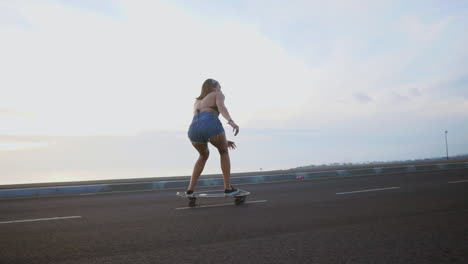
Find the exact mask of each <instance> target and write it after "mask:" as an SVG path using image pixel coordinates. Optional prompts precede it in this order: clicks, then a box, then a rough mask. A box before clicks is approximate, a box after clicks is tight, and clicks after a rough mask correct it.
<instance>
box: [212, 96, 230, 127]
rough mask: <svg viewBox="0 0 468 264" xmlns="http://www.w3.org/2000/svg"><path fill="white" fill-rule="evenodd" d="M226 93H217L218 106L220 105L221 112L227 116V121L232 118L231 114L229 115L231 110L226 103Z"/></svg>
mask: <svg viewBox="0 0 468 264" xmlns="http://www.w3.org/2000/svg"><path fill="white" fill-rule="evenodd" d="M224 99H225V97H224V94H223V93H221V92H218V93H216V106H217V107H218V110H219V113H220V114H221V115H222V116H223V117H224V118H226V120H227V121H229V120H232V118H231V116H230V115H229V111H228V110H227V108H226V106H225V105H224Z"/></svg>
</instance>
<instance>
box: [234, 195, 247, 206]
mask: <svg viewBox="0 0 468 264" xmlns="http://www.w3.org/2000/svg"><path fill="white" fill-rule="evenodd" d="M244 201H245V196H240V197H236V200H234V203H235V204H236V205H240V204H243V203H244Z"/></svg>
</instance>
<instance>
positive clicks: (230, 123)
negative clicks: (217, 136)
mask: <svg viewBox="0 0 468 264" xmlns="http://www.w3.org/2000/svg"><path fill="white" fill-rule="evenodd" d="M228 124H229V125H230V126H232V131H233V132H234V136H237V134H238V133H239V126H238V125H237V124H236V123H235V122H234V121H233V120H230V121H229V122H228Z"/></svg>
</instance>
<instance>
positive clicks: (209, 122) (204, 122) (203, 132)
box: [188, 112, 224, 143]
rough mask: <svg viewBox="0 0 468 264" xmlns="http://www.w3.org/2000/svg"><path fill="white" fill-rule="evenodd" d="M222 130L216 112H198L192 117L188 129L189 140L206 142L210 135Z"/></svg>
mask: <svg viewBox="0 0 468 264" xmlns="http://www.w3.org/2000/svg"><path fill="white" fill-rule="evenodd" d="M223 132H224V128H223V125H222V124H221V121H219V118H218V114H216V113H211V112H200V113H198V115H196V116H194V117H193V120H192V123H191V124H190V128H189V131H188V137H189V139H190V141H192V142H194V143H208V140H209V139H210V138H211V137H212V136H216V135H219V134H221V133H223Z"/></svg>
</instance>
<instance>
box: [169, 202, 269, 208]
mask: <svg viewBox="0 0 468 264" xmlns="http://www.w3.org/2000/svg"><path fill="white" fill-rule="evenodd" d="M265 202H268V200H258V201H249V202H244V203H246V204H249V203H265ZM228 205H231V206H232V205H234V203H223V204H210V205H200V206H198V205H197V206H195V207H179V208H176V210H184V209H193V208H206V207H218V206H228Z"/></svg>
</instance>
